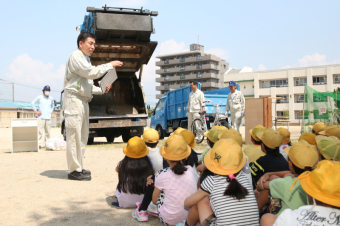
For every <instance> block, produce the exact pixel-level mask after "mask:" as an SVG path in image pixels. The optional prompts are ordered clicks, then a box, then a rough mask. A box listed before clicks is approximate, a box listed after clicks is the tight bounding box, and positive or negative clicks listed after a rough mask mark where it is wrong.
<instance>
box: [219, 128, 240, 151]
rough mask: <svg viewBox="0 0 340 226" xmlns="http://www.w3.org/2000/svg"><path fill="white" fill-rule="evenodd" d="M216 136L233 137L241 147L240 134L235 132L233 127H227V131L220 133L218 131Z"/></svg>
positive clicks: (221, 137) (220, 137)
mask: <svg viewBox="0 0 340 226" xmlns="http://www.w3.org/2000/svg"><path fill="white" fill-rule="evenodd" d="M218 138H219V139H220V140H221V139H228V138H231V139H234V140H235V141H236V142H237V143H238V144H239V145H240V146H241V147H242V144H243V142H242V135H241V134H240V133H239V132H237V130H235V129H232V128H231V129H229V130H227V131H224V132H222V133H220V134H219V135H218Z"/></svg>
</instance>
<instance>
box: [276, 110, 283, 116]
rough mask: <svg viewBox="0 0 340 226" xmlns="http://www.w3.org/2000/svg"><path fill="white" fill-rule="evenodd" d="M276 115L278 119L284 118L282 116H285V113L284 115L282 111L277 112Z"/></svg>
mask: <svg viewBox="0 0 340 226" xmlns="http://www.w3.org/2000/svg"><path fill="white" fill-rule="evenodd" d="M276 115H277V116H278V117H284V116H285V113H284V112H283V111H277V112H276Z"/></svg>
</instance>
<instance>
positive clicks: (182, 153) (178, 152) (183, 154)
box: [159, 134, 191, 161]
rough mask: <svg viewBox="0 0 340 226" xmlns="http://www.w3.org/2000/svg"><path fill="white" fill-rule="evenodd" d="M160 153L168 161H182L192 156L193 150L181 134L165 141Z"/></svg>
mask: <svg viewBox="0 0 340 226" xmlns="http://www.w3.org/2000/svg"><path fill="white" fill-rule="evenodd" d="M159 153H160V154H161V156H163V157H164V158H165V159H167V160H171V161H180V160H183V159H185V158H187V157H188V156H189V155H190V153H191V148H190V147H189V145H188V144H187V142H186V141H185V139H184V137H182V136H181V135H179V134H174V135H173V136H171V137H169V138H168V139H167V140H166V141H165V143H164V146H163V147H162V148H161V149H160V150H159Z"/></svg>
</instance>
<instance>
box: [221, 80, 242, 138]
mask: <svg viewBox="0 0 340 226" xmlns="http://www.w3.org/2000/svg"><path fill="white" fill-rule="evenodd" d="M229 89H230V91H231V92H230V93H229V94H228V99H227V104H226V115H227V116H228V112H229V111H230V121H231V124H232V127H233V128H234V129H235V130H237V132H240V125H241V121H242V118H243V117H244V111H245V104H244V103H245V101H244V96H243V94H242V92H241V91H238V90H236V82H235V81H230V82H229Z"/></svg>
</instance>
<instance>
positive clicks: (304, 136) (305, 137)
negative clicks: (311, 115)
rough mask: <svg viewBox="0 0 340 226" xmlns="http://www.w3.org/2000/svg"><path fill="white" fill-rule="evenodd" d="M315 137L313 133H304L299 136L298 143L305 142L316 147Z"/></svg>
mask: <svg viewBox="0 0 340 226" xmlns="http://www.w3.org/2000/svg"><path fill="white" fill-rule="evenodd" d="M315 137H316V135H315V134H314V133H310V132H305V133H303V134H301V136H300V138H299V141H301V140H305V141H307V142H308V143H309V144H311V145H314V146H315V147H316V141H315Z"/></svg>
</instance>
